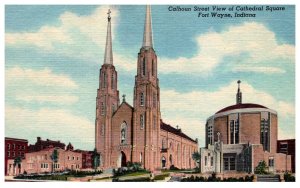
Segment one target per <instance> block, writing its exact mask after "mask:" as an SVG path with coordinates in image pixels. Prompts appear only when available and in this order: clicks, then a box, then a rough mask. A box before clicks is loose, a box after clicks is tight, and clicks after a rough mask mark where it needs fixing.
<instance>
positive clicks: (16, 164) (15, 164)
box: [14, 156, 22, 173]
mask: <svg viewBox="0 0 300 188" xmlns="http://www.w3.org/2000/svg"><path fill="white" fill-rule="evenodd" d="M21 163H22V158H21V157H20V156H18V157H16V158H15V159H14V168H15V167H16V166H17V167H18V170H19V173H20V172H21Z"/></svg>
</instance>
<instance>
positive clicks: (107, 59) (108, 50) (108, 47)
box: [104, 9, 113, 65]
mask: <svg viewBox="0 0 300 188" xmlns="http://www.w3.org/2000/svg"><path fill="white" fill-rule="evenodd" d="M110 13H111V11H110V9H108V12H107V15H108V17H107V20H108V23H107V34H106V44H105V54H104V64H111V65H112V64H113V53H112V39H111V22H110V19H111V17H110Z"/></svg>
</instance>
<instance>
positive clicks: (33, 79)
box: [5, 5, 295, 149]
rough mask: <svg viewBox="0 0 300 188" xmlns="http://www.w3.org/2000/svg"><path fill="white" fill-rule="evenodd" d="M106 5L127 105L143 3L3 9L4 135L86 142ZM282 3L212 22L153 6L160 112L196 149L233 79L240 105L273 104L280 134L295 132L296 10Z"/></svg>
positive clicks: (227, 98) (90, 137)
mask: <svg viewBox="0 0 300 188" xmlns="http://www.w3.org/2000/svg"><path fill="white" fill-rule="evenodd" d="M199 6H202V7H206V5H199ZM181 7H184V6H181ZM185 7H193V6H188V5H185ZM228 7H229V6H227V8H228ZM108 8H110V9H112V14H111V16H112V27H113V28H112V30H113V31H112V32H113V33H112V34H113V53H114V65H115V66H116V69H117V71H118V75H119V82H118V87H119V90H120V95H122V94H126V96H127V97H126V98H127V101H128V102H129V103H130V104H132V93H133V87H134V76H135V74H136V57H137V53H138V51H139V48H140V47H141V44H142V37H143V27H144V14H145V8H144V6H116V5H114V6H86V5H85V6H78V5H77V6H53V5H52V6H46V5H42V6H20V5H17V6H16V5H6V6H5V44H6V45H5V73H6V75H5V77H6V81H5V136H9V137H18V138H26V139H28V140H29V141H30V142H31V143H33V142H34V141H35V139H36V137H37V136H41V137H42V138H49V139H57V140H62V141H64V142H66V143H67V142H69V141H70V142H72V143H73V144H74V146H75V148H82V149H92V148H93V147H94V119H95V98H96V90H97V88H98V84H99V80H98V76H99V69H100V67H101V65H102V63H103V54H104V45H105V37H106V24H107V18H106V17H107V14H106V12H107V9H108ZM285 8H286V10H285V11H282V12H265V11H262V12H257V15H256V17H255V18H232V19H217V18H198V17H197V14H198V13H197V12H193V11H192V12H171V11H168V6H157V5H156V6H152V24H153V33H154V48H155V50H156V53H157V55H158V58H159V59H158V68H159V70H158V73H159V79H160V88H161V113H162V119H163V120H164V121H165V122H166V123H170V124H172V125H174V126H175V125H179V126H180V127H181V128H182V129H183V131H184V132H186V133H187V134H188V135H189V136H191V137H192V138H196V137H197V138H198V139H199V140H200V146H203V145H204V125H205V121H206V118H208V117H209V116H210V115H212V114H214V113H215V112H217V111H218V110H219V109H220V108H223V107H225V106H228V105H231V104H234V103H235V93H236V89H237V85H236V81H237V80H238V79H240V80H242V84H241V89H242V92H243V102H250V103H259V104H262V105H265V106H267V107H269V108H271V109H274V110H276V111H277V112H278V116H279V138H294V137H295V133H294V132H295V8H294V6H285Z"/></svg>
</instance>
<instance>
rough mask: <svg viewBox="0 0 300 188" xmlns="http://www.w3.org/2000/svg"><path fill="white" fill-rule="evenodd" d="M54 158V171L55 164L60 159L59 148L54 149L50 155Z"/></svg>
mask: <svg viewBox="0 0 300 188" xmlns="http://www.w3.org/2000/svg"><path fill="white" fill-rule="evenodd" d="M50 157H51V160H52V172H53V170H54V164H55V163H57V161H58V150H57V149H54V150H53V153H52V155H51V156H50Z"/></svg>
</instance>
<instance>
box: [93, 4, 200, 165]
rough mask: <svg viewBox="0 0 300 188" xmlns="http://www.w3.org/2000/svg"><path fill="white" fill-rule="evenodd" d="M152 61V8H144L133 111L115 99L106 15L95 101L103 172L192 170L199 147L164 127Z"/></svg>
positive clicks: (114, 73)
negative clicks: (137, 167)
mask: <svg viewBox="0 0 300 188" xmlns="http://www.w3.org/2000/svg"><path fill="white" fill-rule="evenodd" d="M157 63H158V62H157V56H156V53H155V50H154V47H153V39H152V23H151V8H150V6H147V8H146V19H145V27H144V38H143V44H142V47H141V49H140V51H139V53H138V59H137V74H136V76H135V86H134V97H133V106H131V105H130V104H128V103H127V102H126V100H125V95H123V100H122V103H121V104H120V100H119V91H118V73H117V71H116V68H115V66H114V65H113V52H112V39H111V17H110V11H109V12H108V25H107V37H106V46H105V55H104V63H103V65H102V67H101V69H100V75H99V80H100V84H99V89H98V90H97V98H96V121H95V144H96V149H97V151H98V152H99V153H100V156H101V157H100V159H101V162H100V163H101V165H100V167H101V168H102V169H109V168H118V167H123V166H126V164H127V162H129V161H130V162H139V163H141V164H142V166H143V167H144V168H145V169H148V170H156V169H161V168H169V167H170V166H172V165H174V166H175V167H177V168H180V169H190V168H194V167H195V165H196V164H195V162H194V161H193V160H192V154H193V153H194V152H195V151H197V147H198V143H197V141H196V140H193V139H191V138H190V137H188V136H187V135H186V134H184V133H183V132H182V131H181V129H179V128H174V127H172V126H170V125H168V124H165V123H164V122H163V121H162V120H161V114H160V89H159V80H158V78H157Z"/></svg>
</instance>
